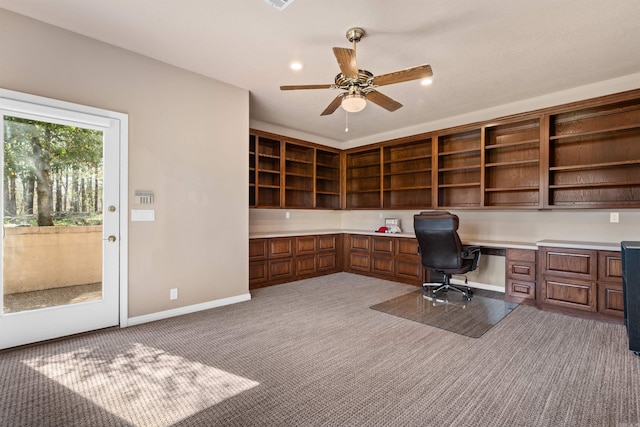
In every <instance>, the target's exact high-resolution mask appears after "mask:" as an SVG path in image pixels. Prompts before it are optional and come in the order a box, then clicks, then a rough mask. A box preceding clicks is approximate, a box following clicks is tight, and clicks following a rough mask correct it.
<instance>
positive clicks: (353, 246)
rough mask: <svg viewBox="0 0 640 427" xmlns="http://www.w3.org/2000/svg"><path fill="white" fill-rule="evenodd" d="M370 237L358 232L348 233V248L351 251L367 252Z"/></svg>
mask: <svg viewBox="0 0 640 427" xmlns="http://www.w3.org/2000/svg"><path fill="white" fill-rule="evenodd" d="M370 243H371V239H370V238H369V236H361V235H358V234H351V235H349V249H350V250H351V251H358V252H367V253H368V252H369V247H370Z"/></svg>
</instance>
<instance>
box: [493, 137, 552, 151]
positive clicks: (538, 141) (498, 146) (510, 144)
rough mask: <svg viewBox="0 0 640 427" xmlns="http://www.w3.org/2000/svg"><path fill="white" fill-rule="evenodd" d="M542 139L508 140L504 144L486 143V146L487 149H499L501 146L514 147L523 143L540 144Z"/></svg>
mask: <svg viewBox="0 0 640 427" xmlns="http://www.w3.org/2000/svg"><path fill="white" fill-rule="evenodd" d="M539 143H540V140H539V139H528V140H526V141H518V142H508V143H504V144H492V145H486V146H485V147H484V148H485V149H487V150H495V149H499V148H513V147H519V146H522V145H530V144H539Z"/></svg>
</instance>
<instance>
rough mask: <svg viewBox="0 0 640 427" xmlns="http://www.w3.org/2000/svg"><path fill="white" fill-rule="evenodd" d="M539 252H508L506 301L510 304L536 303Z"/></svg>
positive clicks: (526, 250) (523, 250)
mask: <svg viewBox="0 0 640 427" xmlns="http://www.w3.org/2000/svg"><path fill="white" fill-rule="evenodd" d="M537 257H538V251H536V250H530V249H507V250H506V260H505V262H506V278H505V279H506V280H505V284H506V286H505V299H506V300H507V301H510V302H516V303H523V304H535V303H536V271H537V268H536V266H537Z"/></svg>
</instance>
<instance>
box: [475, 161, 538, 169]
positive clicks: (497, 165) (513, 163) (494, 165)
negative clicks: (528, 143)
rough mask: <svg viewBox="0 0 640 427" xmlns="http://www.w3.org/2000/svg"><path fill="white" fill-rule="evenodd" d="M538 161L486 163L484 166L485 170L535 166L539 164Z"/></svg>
mask: <svg viewBox="0 0 640 427" xmlns="http://www.w3.org/2000/svg"><path fill="white" fill-rule="evenodd" d="M539 163H540V160H538V159H531V160H515V161H512V162H498V163H487V164H485V165H484V167H486V168H497V167H509V166H522V165H535V164H539Z"/></svg>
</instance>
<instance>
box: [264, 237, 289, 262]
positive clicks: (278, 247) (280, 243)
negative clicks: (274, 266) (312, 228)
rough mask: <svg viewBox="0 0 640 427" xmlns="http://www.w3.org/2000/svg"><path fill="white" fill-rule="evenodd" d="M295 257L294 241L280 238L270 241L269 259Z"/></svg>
mask: <svg viewBox="0 0 640 427" xmlns="http://www.w3.org/2000/svg"><path fill="white" fill-rule="evenodd" d="M292 256H293V239H292V238H282V239H281V238H278V239H271V240H270V241H269V258H285V257H292Z"/></svg>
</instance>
